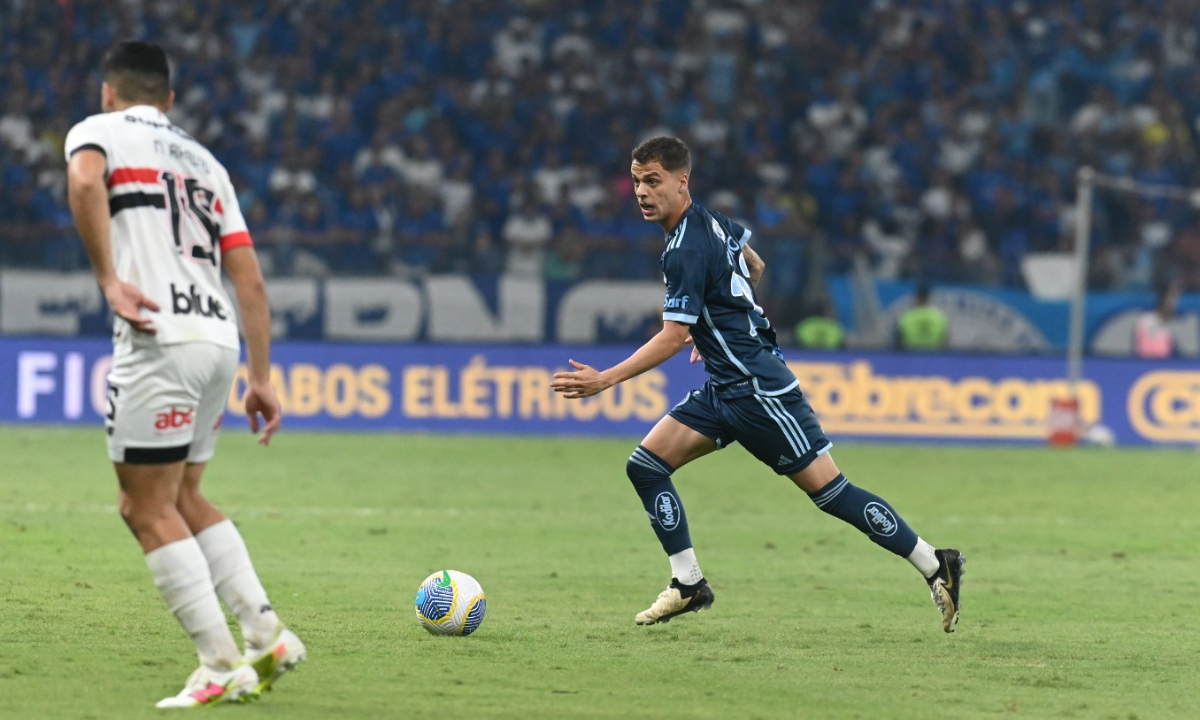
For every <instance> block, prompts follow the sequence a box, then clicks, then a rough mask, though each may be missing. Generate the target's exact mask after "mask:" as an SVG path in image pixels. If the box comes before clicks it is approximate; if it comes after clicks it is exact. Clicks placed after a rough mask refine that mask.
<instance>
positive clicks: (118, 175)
mask: <svg viewBox="0 0 1200 720" xmlns="http://www.w3.org/2000/svg"><path fill="white" fill-rule="evenodd" d="M158 178H159V171H158V170H157V169H155V168H117V169H116V170H113V171H112V172H111V173H109V174H108V186H109V187H112V186H113V185H121V184H124V183H156V182H158Z"/></svg>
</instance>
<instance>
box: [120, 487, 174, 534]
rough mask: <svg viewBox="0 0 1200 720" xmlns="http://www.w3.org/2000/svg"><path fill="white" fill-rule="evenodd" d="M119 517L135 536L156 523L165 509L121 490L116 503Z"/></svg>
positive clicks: (161, 517)
mask: <svg viewBox="0 0 1200 720" xmlns="http://www.w3.org/2000/svg"><path fill="white" fill-rule="evenodd" d="M117 510H118V511H119V512H120V513H121V519H122V520H124V521H125V524H126V525H127V526H128V527H129V529H130V530H131V531H132V532H133V534H134V535H135V536H137V537H139V538H140V537H141V535H142V533H143V532H145V531H148V530H150V529H151V528H153V527H154V526H155V525H157V524H158V523H159V522H160V521H161V520H162V519H163V517H164V515H165V514H166V509H165V508H162V507H159V506H158V505H157V504H156V503H152V502H147V501H145V500H144V499H138V498H135V497H133V496H131V495H130V494H129V493H126V492H122V493H121V495H120V498H119V500H118V503H117Z"/></svg>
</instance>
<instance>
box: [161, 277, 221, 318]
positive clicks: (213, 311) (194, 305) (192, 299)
mask: <svg viewBox="0 0 1200 720" xmlns="http://www.w3.org/2000/svg"><path fill="white" fill-rule="evenodd" d="M171 312H173V313H174V314H176V315H199V316H200V317H206V318H211V317H215V318H217V319H218V320H228V319H229V316H228V315H226V314H225V308H223V307H222V306H221V301H220V300H218V299H217V298H215V297H213V296H211V295H201V294H200V293H199V292H198V291H197V290H196V285H195V284H192V285H189V286H188V289H187V292H186V293H184V292H179V291H178V290H176V289H175V283H171Z"/></svg>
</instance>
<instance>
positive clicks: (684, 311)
mask: <svg viewBox="0 0 1200 720" xmlns="http://www.w3.org/2000/svg"><path fill="white" fill-rule="evenodd" d="M749 240H750V231H749V230H747V229H746V228H744V227H742V226H741V225H739V224H737V223H736V222H734V221H732V220H730V219H729V218H727V217H725V216H724V215H722V214H720V213H717V212H712V211H710V210H707V209H705V208H703V207H701V206H700V205H696V204H694V203H693V204H692V206H691V207H690V208H688V210H687V212H685V213H684V214H683V217H682V218H681V219H680V221H679V224H678V225H676V226H675V228H674V229H673V230H671V232H669V233H667V237H666V244H667V246H666V249H665V250H664V251H663V254H662V260H661V262H662V270H663V280H664V281H665V282H666V284H667V297H666V300H665V302H664V303H663V320H673V321H675V322H679V323H684V324H686V325H690V326H691V335H692V340H693V341H694V342H695V343H696V347H697V348H698V349H699V350H700V354H701V355H702V356H703V357H704V368H705V370H706V371H707V372H708V375H709V378H710V379H711V381H712V383H713V385H714V386H715V387H716V389H717V392H718V393H719V394H721V395H724V396H726V397H736V396H742V395H750V394H757V395H782V394H783V393H786V392H788V391H790V390H792V389H794V388H796V386H797V384H798V382H797V380H796V376H795V375H793V374H792V371H791V370H789V369H788V367H787V365H786V364H785V363H784V361H783V354H782V353H781V352H780V351H779V346H778V344H776V342H775V330H774V328H772V327H771V323H770V321H769V320H767V317H766V315H765V314H764V313H763V309H762V308H761V307H759V306H758V304H757V303H756V302H755V301H754V288H753V286H752V285H751V284H750V272H749V269H748V268H747V267H746V259H745V258H744V257H743V256H742V246H744V245H745V244H746V242H747V241H749Z"/></svg>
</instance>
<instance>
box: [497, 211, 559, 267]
mask: <svg viewBox="0 0 1200 720" xmlns="http://www.w3.org/2000/svg"><path fill="white" fill-rule="evenodd" d="M552 232H553V227H552V226H551V225H550V220H549V218H547V217H546V216H545V215H544V214H542V213H541V212H539V210H538V205H537V203H536V202H535V201H534V200H533V198H529V199H527V200H525V203H524V205H523V206H522V208H521V211H520V212H518V213H516V214H514V215H511V216H509V218H508V221H507V222H505V223H504V229H503V230H502V231H501V237H503V239H504V243H505V245H507V246H508V253H507V254H508V262H507V264H506V266H505V267H506V270H507V271H508V272H509V273H512V274H514V275H522V276H525V277H541V275H542V264H543V262H544V260H545V254H546V244H547V243H549V242H550V238H551V235H552Z"/></svg>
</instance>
